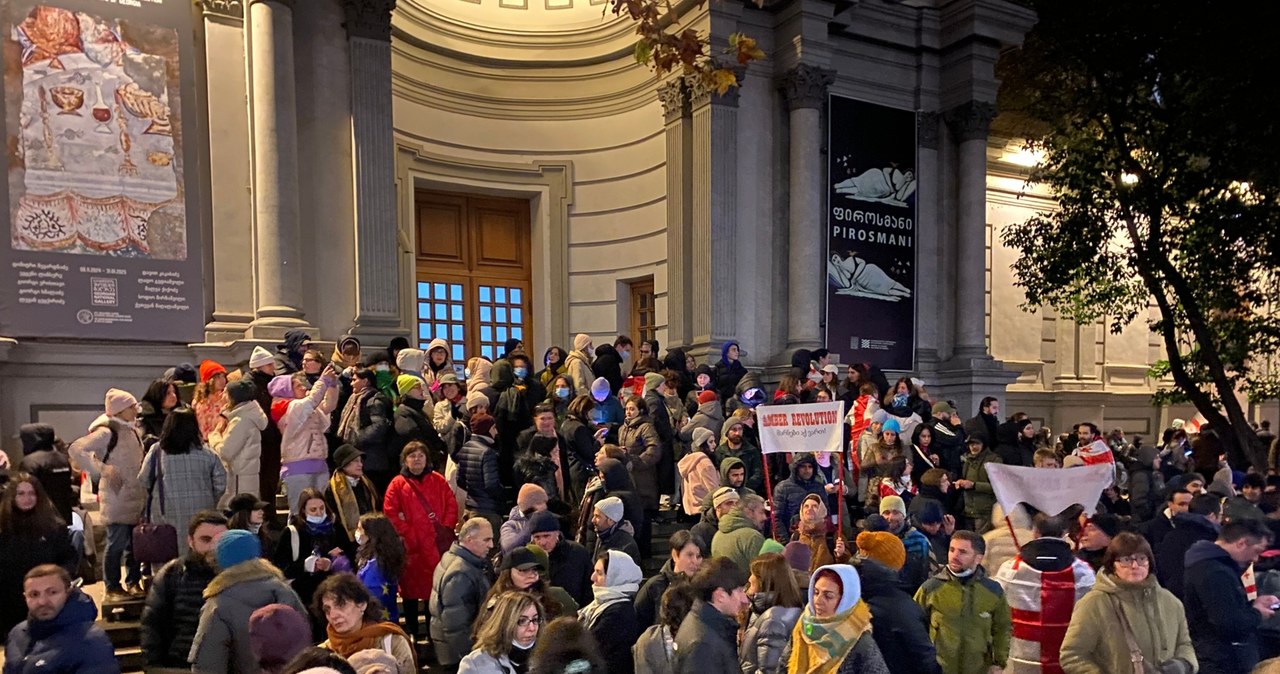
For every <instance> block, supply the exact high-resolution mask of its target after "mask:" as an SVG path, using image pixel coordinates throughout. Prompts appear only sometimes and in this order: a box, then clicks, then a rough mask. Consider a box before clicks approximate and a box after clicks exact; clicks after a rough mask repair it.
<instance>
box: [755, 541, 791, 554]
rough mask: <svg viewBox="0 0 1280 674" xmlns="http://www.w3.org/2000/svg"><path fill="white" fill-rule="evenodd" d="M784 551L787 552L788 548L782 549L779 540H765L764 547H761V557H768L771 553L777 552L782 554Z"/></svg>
mask: <svg viewBox="0 0 1280 674" xmlns="http://www.w3.org/2000/svg"><path fill="white" fill-rule="evenodd" d="M784 550H786V548H784V547H782V544H781V543H779V542H778V541H777V540H775V539H772V538H766V539H764V545H761V546H760V554H761V555H767V554H769V553H770V552H776V553H778V554H782V552H783V551H784Z"/></svg>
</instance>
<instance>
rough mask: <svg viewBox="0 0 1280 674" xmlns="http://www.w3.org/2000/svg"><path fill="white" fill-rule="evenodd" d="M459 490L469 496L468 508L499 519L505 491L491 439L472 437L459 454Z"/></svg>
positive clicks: (496, 453) (479, 436) (496, 454)
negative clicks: (496, 516) (497, 516)
mask: <svg viewBox="0 0 1280 674" xmlns="http://www.w3.org/2000/svg"><path fill="white" fill-rule="evenodd" d="M458 488H460V489H462V490H463V491H465V492H467V507H468V508H470V509H471V510H474V511H476V512H478V513H487V514H490V515H500V514H501V513H503V512H504V511H505V510H504V508H503V507H502V505H503V498H504V494H505V491H504V489H503V487H502V480H500V479H499V477H498V450H497V448H495V447H494V445H493V440H491V439H489V437H488V436H482V435H472V436H471V439H470V440H468V441H467V443H466V444H464V445H463V446H462V449H461V450H460V451H459V452H458Z"/></svg>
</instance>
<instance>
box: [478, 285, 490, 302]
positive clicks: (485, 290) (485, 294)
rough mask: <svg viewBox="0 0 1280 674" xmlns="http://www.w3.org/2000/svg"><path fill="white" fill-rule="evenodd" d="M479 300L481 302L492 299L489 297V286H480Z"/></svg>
mask: <svg viewBox="0 0 1280 674" xmlns="http://www.w3.org/2000/svg"><path fill="white" fill-rule="evenodd" d="M480 301H481V302H490V301H492V300H490V299H489V286H480Z"/></svg>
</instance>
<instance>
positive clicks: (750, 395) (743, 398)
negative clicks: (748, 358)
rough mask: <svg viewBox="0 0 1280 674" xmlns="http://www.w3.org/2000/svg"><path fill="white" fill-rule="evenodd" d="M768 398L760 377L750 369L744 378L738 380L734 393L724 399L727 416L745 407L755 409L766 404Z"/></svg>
mask: <svg viewBox="0 0 1280 674" xmlns="http://www.w3.org/2000/svg"><path fill="white" fill-rule="evenodd" d="M767 398H768V396H767V394H765V392H764V389H763V388H762V387H761V386H760V378H759V377H757V376H756V374H755V373H754V372H750V371H748V372H747V373H746V374H744V375H742V379H739V380H738V385H737V386H735V387H734V388H733V394H732V395H731V396H729V397H728V398H725V399H724V414H725V417H726V418H727V417H728V416H729V415H731V414H733V413H734V412H737V411H738V410H740V409H743V408H746V409H755V408H756V407H758V406H760V405H762V404H764V402H765V400H766V399H767Z"/></svg>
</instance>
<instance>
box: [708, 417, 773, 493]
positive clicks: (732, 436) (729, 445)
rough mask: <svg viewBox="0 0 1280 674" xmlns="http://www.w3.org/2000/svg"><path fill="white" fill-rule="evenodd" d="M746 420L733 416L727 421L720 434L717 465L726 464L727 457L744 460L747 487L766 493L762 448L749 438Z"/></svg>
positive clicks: (745, 484)
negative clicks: (752, 442)
mask: <svg viewBox="0 0 1280 674" xmlns="http://www.w3.org/2000/svg"><path fill="white" fill-rule="evenodd" d="M746 431H747V428H746V422H744V421H743V420H742V418H741V417H738V416H736V415H735V416H732V417H730V418H729V419H728V420H726V421H725V424H724V426H723V429H722V431H721V435H720V445H719V446H717V447H716V465H718V466H722V467H723V466H724V462H725V460H726V459H729V458H735V459H738V460H740V461H742V465H743V467H744V468H746V473H747V474H746V477H745V479H746V481H745V482H744V483H743V486H745V487H746V488H747V489H750V490H751V491H753V492H755V493H757V494H763V493H764V460H763V457H762V456H761V454H760V449H759V448H758V447H756V446H755V445H753V444H751V441H750V440H749V439H747V432H746Z"/></svg>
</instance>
